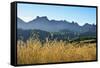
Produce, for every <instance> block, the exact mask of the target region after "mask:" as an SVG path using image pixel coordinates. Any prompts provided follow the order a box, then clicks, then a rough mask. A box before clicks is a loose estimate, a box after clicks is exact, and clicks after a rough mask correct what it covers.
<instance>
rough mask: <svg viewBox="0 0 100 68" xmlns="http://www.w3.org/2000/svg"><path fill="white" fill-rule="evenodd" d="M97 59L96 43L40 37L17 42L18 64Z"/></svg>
mask: <svg viewBox="0 0 100 68" xmlns="http://www.w3.org/2000/svg"><path fill="white" fill-rule="evenodd" d="M88 60H96V43H82V42H81V43H77V42H72V43H68V42H66V41H62V40H60V41H57V40H53V41H52V40H46V42H45V43H41V42H40V41H39V40H38V39H36V40H32V39H30V40H27V42H23V41H18V42H17V64H39V63H55V62H71V61H88Z"/></svg>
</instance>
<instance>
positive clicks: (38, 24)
mask: <svg viewBox="0 0 100 68" xmlns="http://www.w3.org/2000/svg"><path fill="white" fill-rule="evenodd" d="M17 22H18V28H21V29H40V30H44V31H48V32H59V31H61V30H63V29H64V30H65V29H66V30H70V31H73V32H87V31H88V30H91V29H94V30H96V25H91V24H88V23H86V24H85V25H83V26H80V25H79V24H78V23H75V22H74V21H72V22H68V21H65V20H60V21H56V20H49V19H48V18H47V17H46V16H44V17H39V16H37V17H36V18H35V19H34V20H32V21H30V22H27V23H26V22H24V21H22V20H21V19H20V18H17Z"/></svg>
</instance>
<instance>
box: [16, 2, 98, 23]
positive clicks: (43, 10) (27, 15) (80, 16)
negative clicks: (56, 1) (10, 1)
mask: <svg viewBox="0 0 100 68" xmlns="http://www.w3.org/2000/svg"><path fill="white" fill-rule="evenodd" d="M17 5H18V7H17V12H18V17H19V18H21V19H22V20H24V21H25V22H28V21H30V20H33V19H34V18H36V16H40V17H42V16H47V17H48V19H49V20H52V19H55V20H66V21H69V22H72V21H75V22H77V23H78V24H79V25H83V24H85V23H90V24H96V8H89V7H75V6H52V5H39V4H38V5H37V4H26V3H24V4H23V3H18V4H17Z"/></svg>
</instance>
